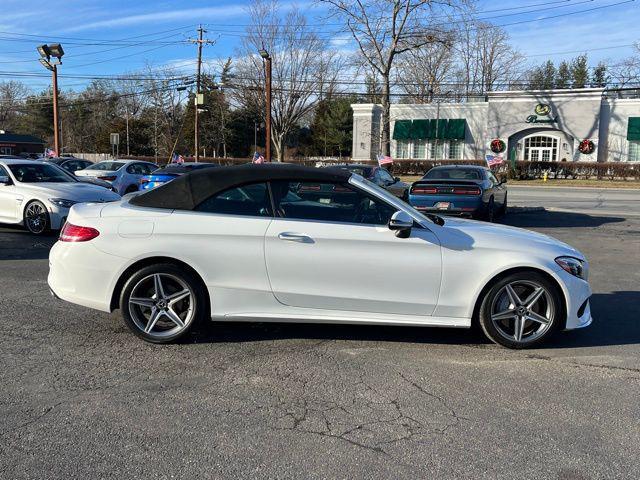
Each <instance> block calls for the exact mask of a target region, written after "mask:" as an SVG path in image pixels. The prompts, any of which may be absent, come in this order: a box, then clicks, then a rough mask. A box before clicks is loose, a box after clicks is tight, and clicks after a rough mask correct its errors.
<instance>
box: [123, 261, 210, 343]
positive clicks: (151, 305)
mask: <svg viewBox="0 0 640 480" xmlns="http://www.w3.org/2000/svg"><path fill="white" fill-rule="evenodd" d="M207 309H208V302H207V295H206V290H205V287H204V285H203V284H202V281H201V280H200V279H199V278H198V277H197V276H196V275H195V274H193V273H191V272H190V271H188V270H185V269H184V268H180V267H178V266H177V265H174V264H171V263H163V264H156V265H150V266H148V267H144V268H142V269H140V270H138V271H137V272H135V273H133V274H132V275H131V277H130V278H129V279H128V280H127V282H126V283H125V285H124V287H123V289H122V293H121V295H120V310H121V312H122V318H123V319H124V321H125V323H126V324H127V326H128V327H129V328H130V329H131V331H133V333H135V334H136V335H137V336H138V337H140V338H142V339H143V340H145V341H147V342H151V343H171V342H175V341H177V340H179V339H182V338H184V337H185V336H187V335H188V334H190V333H192V332H194V331H196V329H197V327H198V326H199V325H200V324H201V323H202V319H203V318H205V317H206V316H207V314H206V311H207Z"/></svg>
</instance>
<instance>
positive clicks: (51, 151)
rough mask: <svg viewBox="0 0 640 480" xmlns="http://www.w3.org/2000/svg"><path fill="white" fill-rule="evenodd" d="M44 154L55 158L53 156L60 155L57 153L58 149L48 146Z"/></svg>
mask: <svg viewBox="0 0 640 480" xmlns="http://www.w3.org/2000/svg"><path fill="white" fill-rule="evenodd" d="M44 156H45V157H49V158H53V157H57V156H58V154H57V153H56V151H55V150H52V149H50V148H47V149H46V150H45V151H44Z"/></svg>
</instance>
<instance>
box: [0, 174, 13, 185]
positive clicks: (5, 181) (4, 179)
mask: <svg viewBox="0 0 640 480" xmlns="http://www.w3.org/2000/svg"><path fill="white" fill-rule="evenodd" d="M0 185H11V179H10V178H9V177H8V176H6V175H0Z"/></svg>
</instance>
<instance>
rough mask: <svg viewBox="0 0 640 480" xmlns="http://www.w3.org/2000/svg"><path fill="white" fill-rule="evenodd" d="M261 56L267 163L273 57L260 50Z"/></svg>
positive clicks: (268, 158) (269, 149)
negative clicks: (263, 67)
mask: <svg viewBox="0 0 640 480" xmlns="http://www.w3.org/2000/svg"><path fill="white" fill-rule="evenodd" d="M260 56H261V57H262V58H263V59H264V62H265V70H266V72H265V73H266V77H265V83H266V85H265V90H266V100H267V102H266V103H267V105H266V112H265V117H266V118H265V155H264V160H265V162H270V161H271V56H270V55H269V52H267V51H266V50H264V49H262V50H260Z"/></svg>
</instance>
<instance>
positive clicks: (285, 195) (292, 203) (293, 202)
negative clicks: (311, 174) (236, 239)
mask: <svg viewBox="0 0 640 480" xmlns="http://www.w3.org/2000/svg"><path fill="white" fill-rule="evenodd" d="M271 189H272V192H273V196H274V203H275V204H276V210H277V213H278V215H279V216H281V217H284V218H290V219H298V220H314V221H327V222H342V223H355V224H367V225H386V224H388V223H389V220H390V219H391V216H392V215H393V214H394V213H395V211H396V209H395V208H393V207H391V206H389V205H387V204H386V203H384V202H382V201H381V200H378V199H374V198H372V197H370V196H369V195H367V194H365V193H364V192H361V191H359V190H357V189H355V188H353V187H352V186H351V185H349V184H342V183H317V182H286V181H280V182H272V183H271Z"/></svg>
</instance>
